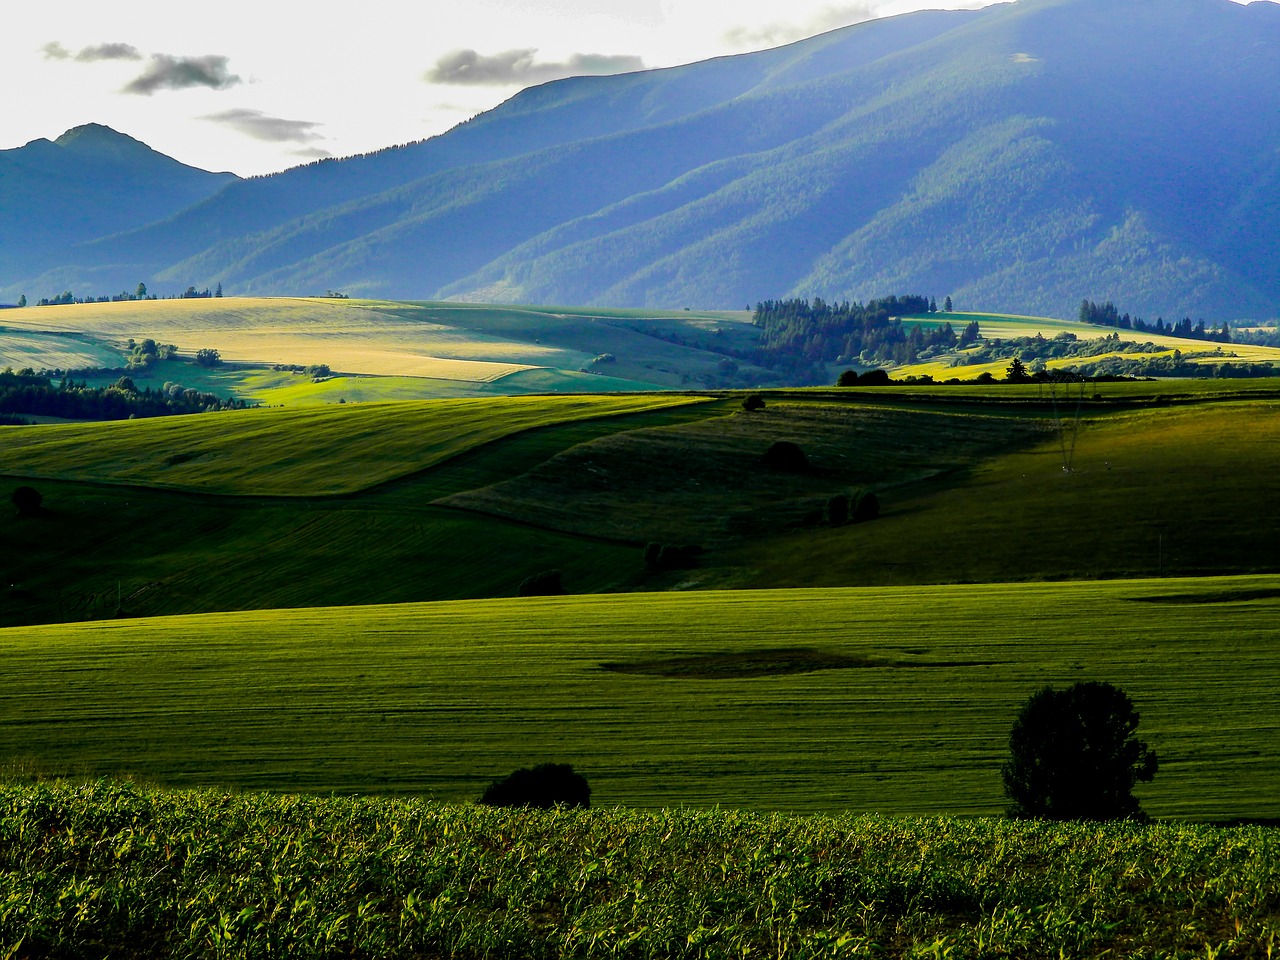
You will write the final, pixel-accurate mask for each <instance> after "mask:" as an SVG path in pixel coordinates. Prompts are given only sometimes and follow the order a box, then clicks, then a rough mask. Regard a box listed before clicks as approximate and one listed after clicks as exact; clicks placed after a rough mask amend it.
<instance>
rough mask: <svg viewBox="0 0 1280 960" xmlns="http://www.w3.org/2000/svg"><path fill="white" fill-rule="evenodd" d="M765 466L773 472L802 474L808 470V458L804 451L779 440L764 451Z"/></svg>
mask: <svg viewBox="0 0 1280 960" xmlns="http://www.w3.org/2000/svg"><path fill="white" fill-rule="evenodd" d="M761 459H762V460H764V463H765V466H767V467H773V469H775V470H786V471H788V472H790V473H804V472H805V471H806V470H808V469H809V458H808V457H806V456H805V455H804V451H803V450H801V449H800V447H799V446H798V445H796V444H794V443H792V442H791V441H790V440H779V441H778V442H777V443H775V444H773V445H771V446H770V447H769V449H768V450H766V451H765V453H764V456H763V457H762V458H761Z"/></svg>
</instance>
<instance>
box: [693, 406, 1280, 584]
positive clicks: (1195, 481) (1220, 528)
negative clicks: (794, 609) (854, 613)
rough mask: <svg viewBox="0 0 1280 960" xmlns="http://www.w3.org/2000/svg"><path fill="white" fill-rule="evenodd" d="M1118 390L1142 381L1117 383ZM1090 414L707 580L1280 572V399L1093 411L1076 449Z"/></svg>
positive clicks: (719, 564)
mask: <svg viewBox="0 0 1280 960" xmlns="http://www.w3.org/2000/svg"><path fill="white" fill-rule="evenodd" d="M1215 383H1216V382H1215ZM1272 383H1273V384H1274V381H1272ZM1112 386H1125V387H1129V386H1134V387H1137V386H1140V385H1138V384H1132V385H1130V384H1124V385H1119V384H1115V385H1113V384H1105V385H1103V387H1104V388H1108V389H1109V388H1110V387H1112ZM948 389H950V388H948ZM1074 412H1075V411H1074V409H1073V407H1072V406H1071V405H1064V408H1063V409H1062V411H1061V415H1062V426H1063V431H1062V434H1061V435H1060V436H1059V435H1058V434H1057V433H1056V432H1052V433H1050V434H1049V436H1047V437H1046V438H1045V439H1044V440H1043V441H1042V442H1040V443H1039V444H1038V445H1036V446H1033V447H1029V448H1023V449H1020V450H1011V451H1009V452H1008V453H1007V454H1006V455H1005V456H1001V457H993V458H989V459H987V460H985V461H983V462H982V463H980V464H979V463H974V464H973V465H972V466H971V467H970V468H969V469H968V470H966V471H964V473H963V474H961V475H959V476H949V477H944V478H940V480H938V481H927V482H924V483H921V484H919V485H918V486H916V487H914V488H912V487H905V488H900V489H898V490H896V491H894V492H893V493H892V495H889V494H886V495H882V496H881V501H882V513H881V516H880V519H878V520H877V521H876V522H874V523H869V524H857V525H854V526H850V527H842V528H837V529H814V530H804V531H797V532H793V533H790V534H784V535H780V536H777V537H773V538H770V539H768V540H767V541H760V542H756V543H749V544H743V545H741V546H738V547H734V548H732V549H728V550H726V551H724V552H723V553H721V554H718V555H717V556H716V557H715V558H714V568H715V569H707V570H704V571H701V572H700V576H699V582H700V584H701V585H704V586H729V585H732V586H770V587H775V586H820V585H836V584H841V585H847V584H888V583H929V582H964V581H983V580H1008V579H1037V578H1061V577H1068V578H1099V577H1126V576H1129V577H1131V576H1148V575H1149V576H1157V575H1159V574H1160V573H1164V574H1166V575H1167V574H1168V573H1169V572H1170V571H1177V572H1179V573H1181V574H1184V575H1191V574H1199V575H1213V574H1219V573H1245V572H1249V571H1262V570H1277V569H1280V540H1278V539H1277V537H1276V533H1275V528H1274V524H1271V523H1270V522H1268V521H1266V520H1264V519H1261V517H1262V516H1263V514H1260V513H1259V510H1260V505H1261V504H1267V503H1270V502H1271V501H1272V500H1274V498H1275V496H1276V479H1275V478H1276V477H1277V476H1280V403H1277V401H1276V400H1253V401H1249V402H1213V403H1204V404H1191V405H1187V406H1171V407H1154V408H1150V409H1136V410H1132V411H1125V410H1119V411H1116V412H1112V413H1109V414H1106V415H1104V416H1097V415H1091V414H1093V408H1088V407H1086V411H1085V417H1084V419H1082V420H1081V421H1080V425H1079V433H1078V435H1077V436H1075V437H1074V440H1073V433H1074V431H1073V427H1074V426H1075V423H1074ZM1064 457H1069V458H1070V462H1071V466H1072V471H1071V472H1070V473H1065V472H1064V471H1063V463H1064ZM712 566H713V564H712V563H709V564H708V567H709V568H710V567H712ZM747 571H749V572H747Z"/></svg>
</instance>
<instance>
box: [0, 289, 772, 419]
mask: <svg viewBox="0 0 1280 960" xmlns="http://www.w3.org/2000/svg"><path fill="white" fill-rule="evenodd" d="M3 321H4V323H3V325H2V326H0V367H2V366H13V367H14V368H15V369H21V368H22V367H26V366H30V367H33V368H35V369H37V370H39V369H43V368H48V369H65V368H79V367H85V366H107V367H116V366H122V365H123V352H124V344H125V341H127V340H128V339H129V338H133V339H135V340H142V339H144V338H147V337H150V338H153V339H156V340H160V341H163V342H166V343H175V344H177V346H178V348H179V350H180V351H181V353H182V354H183V355H184V356H186V357H191V356H193V355H194V354H195V351H196V350H198V349H202V348H213V349H216V350H218V351H219V352H220V353H221V355H222V358H223V359H224V360H226V361H231V362H233V365H232V367H231V368H229V369H226V370H224V371H191V370H187V369H184V370H183V371H182V372H181V373H180V374H178V373H174V372H171V371H170V369H169V366H168V365H166V364H160V365H158V366H157V367H156V368H154V370H153V371H152V372H151V374H150V379H147V378H146V377H145V376H144V377H142V378H141V379H139V381H138V382H139V385H140V386H145V385H147V384H148V383H150V382H151V381H154V383H155V385H156V386H159V385H160V382H161V381H162V380H175V379H176V380H182V382H184V383H186V382H187V381H188V379H190V378H191V377H192V376H193V375H194V376H199V377H206V378H212V379H213V382H212V384H211V386H210V389H213V390H214V391H215V392H219V393H225V392H228V391H234V392H235V394H236V395H237V396H248V397H250V398H252V399H255V400H258V401H260V402H263V403H281V402H299V401H300V400H303V399H304V396H301V395H299V391H285V392H284V393H281V392H280V391H278V390H277V389H276V386H277V385H276V384H274V383H273V382H272V380H271V377H270V373H269V372H264V370H263V369H262V368H263V367H269V366H271V365H274V364H296V365H301V366H308V365H313V364H325V365H327V366H329V367H330V368H331V369H332V370H333V371H334V372H336V373H341V374H361V375H366V376H369V375H373V376H381V377H396V378H414V379H415V380H417V381H418V382H416V383H415V382H414V381H412V380H406V379H399V381H398V383H397V385H396V386H395V387H386V388H384V387H382V386H381V385H378V386H375V387H371V388H369V389H372V390H375V391H377V390H379V389H382V390H384V391H385V392H386V393H389V394H392V395H390V396H382V397H379V398H380V399H399V398H403V397H405V396H406V394H410V395H411V396H412V398H414V399H418V398H426V397H436V396H449V395H458V393H459V392H461V391H467V392H468V395H473V396H476V395H486V394H490V393H494V392H509V393H528V392H532V390H533V389H535V388H536V389H541V390H560V391H566V390H577V391H584V392H599V391H603V390H618V389H627V388H631V389H635V388H640V389H652V388H653V387H656V386H661V387H679V386H690V385H691V386H694V387H706V386H723V385H739V386H741V385H745V384H754V383H768V382H776V378H777V375H776V374H774V373H771V372H770V371H768V370H765V369H764V368H761V367H756V366H753V365H751V364H749V363H745V362H744V363H741V364H739V366H740V367H741V370H739V371H736V374H735V375H727V374H726V373H725V372H724V371H723V370H721V368H720V364H721V361H723V360H725V359H726V357H725V355H724V352H723V351H725V350H726V349H730V350H732V349H743V348H746V347H749V346H750V344H752V343H754V340H755V336H756V331H755V328H754V327H752V326H751V325H750V323H748V322H747V315H746V314H742V313H706V312H696V313H695V312H692V311H690V312H685V311H680V312H678V313H661V312H657V313H655V312H647V313H644V312H641V311H594V310H585V309H583V308H558V307H499V306H489V305H484V304H453V303H408V302H391V301H379V300H348V299H333V298H324V297H313V298H251V297H226V298H214V299H192V300H151V301H126V302H120V303H91V304H71V305H66V306H52V307H28V308H25V309H20V310H6V311H5V312H4V317H3ZM609 358H611V359H609ZM583 370H586V371H587V372H588V373H589V374H590V375H591V376H584V375H583V374H582V373H581V372H580V371H583ZM518 374H525V376H523V377H517V378H516V379H515V380H514V381H513V382H510V383H503V382H502V381H504V380H506V379H507V378H508V377H511V376H513V375H518ZM530 375H532V376H533V379H532V381H530V379H529V377H530ZM264 379H265V380H266V382H263V381H264ZM220 383H221V386H222V388H221V389H219V384H220ZM530 384H532V385H530ZM330 390H332V388H326V390H325V391H322V392H321V393H322V396H320V397H313V398H308V399H313V400H315V399H320V400H328V401H330V402H332V401H333V400H336V399H337V397H334V396H330V395H329V391H330ZM303 393H305V391H304V392H303ZM358 396H359V394H358V393H355V394H353V395H351V396H348V397H347V399H348V400H349V401H350V400H354V399H357V398H358Z"/></svg>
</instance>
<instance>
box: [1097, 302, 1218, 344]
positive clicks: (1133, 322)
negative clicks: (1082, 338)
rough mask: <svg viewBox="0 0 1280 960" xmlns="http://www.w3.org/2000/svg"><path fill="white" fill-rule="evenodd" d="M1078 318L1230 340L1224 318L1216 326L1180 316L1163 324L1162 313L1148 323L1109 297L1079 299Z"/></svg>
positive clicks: (1147, 330)
mask: <svg viewBox="0 0 1280 960" xmlns="http://www.w3.org/2000/svg"><path fill="white" fill-rule="evenodd" d="M1080 322H1081V323H1092V324H1096V325H1098V326H1102V327H1119V328H1120V329H1121V330H1138V331H1140V332H1143V333H1162V334H1168V335H1169V336H1172V337H1187V338H1189V339H1191V340H1209V341H1212V342H1215V343H1230V342H1231V329H1230V328H1229V327H1228V326H1227V324H1226V323H1225V322H1224V323H1223V324H1222V327H1221V328H1220V329H1218V330H1215V329H1213V328H1212V327H1206V326H1205V323H1204V321H1203V320H1200V321H1199V322H1197V323H1195V324H1194V325H1193V324H1192V323H1191V318H1190V317H1183V318H1182V319H1181V320H1175V321H1173V322H1171V323H1168V324H1166V323H1165V322H1164V318H1163V317H1156V322H1155V323H1148V322H1147V321H1146V320H1143V319H1142V318H1141V317H1136V316H1130V315H1129V314H1128V313H1123V314H1122V313H1120V311H1119V310H1118V309H1116V305H1115V304H1114V303H1112V302H1111V301H1110V300H1108V301H1107V302H1106V303H1094V302H1093V301H1092V300H1084V301H1082V302H1081V303H1080Z"/></svg>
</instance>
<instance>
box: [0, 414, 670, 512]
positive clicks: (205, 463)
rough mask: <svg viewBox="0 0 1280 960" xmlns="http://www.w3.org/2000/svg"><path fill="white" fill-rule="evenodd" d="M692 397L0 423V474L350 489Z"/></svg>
mask: <svg viewBox="0 0 1280 960" xmlns="http://www.w3.org/2000/svg"><path fill="white" fill-rule="evenodd" d="M690 402H691V400H690V398H688V397H681V396H671V395H656V394H655V395H641V396H623V397H612V396H588V395H583V396H566V397H495V398H491V399H484V400H478V399H466V400H434V401H421V402H416V403H400V404H389V405H376V404H360V405H351V406H350V407H345V406H344V407H343V408H342V409H340V410H339V409H332V408H331V409H317V408H309V409H306V408H304V409H300V410H295V409H268V410H237V411H231V412H228V413H226V414H225V415H223V416H219V417H217V418H211V417H209V416H206V415H204V414H198V415H194V416H186V417H165V418H155V419H149V420H130V421H117V422H113V423H90V424H66V425H55V426H40V427H0V431H2V432H0V437H3V441H4V442H3V445H2V446H0V473H3V474H8V475H10V476H15V477H27V478H40V477H46V478H50V479H61V480H87V481H94V482H106V483H131V484H137V485H140V486H148V487H166V488H174V489H182V490H193V491H206V492H215V493H222V494H256V495H263V496H317V495H324V494H338V493H351V492H354V491H356V490H362V489H366V488H368V487H371V486H374V485H376V484H379V483H385V482H386V481H388V480H392V479H395V478H396V477H402V476H405V475H406V474H409V473H413V472H416V471H418V470H423V469H425V468H427V467H430V466H432V465H433V464H437V463H441V462H443V461H445V460H447V459H449V458H450V457H454V456H457V455H458V454H460V453H464V452H465V451H467V450H469V449H471V448H473V447H476V446H479V445H481V444H483V443H487V442H489V441H492V440H496V439H498V438H500V437H503V436H506V435H508V434H511V433H516V432H519V431H522V430H529V429H533V428H536V427H541V426H548V425H551V424H557V423H564V422H567V421H572V420H578V419H584V418H591V417H606V416H612V415H616V414H622V413H631V412H635V411H639V410H653V409H658V408H661V407H664V406H671V405H679V404H686V403H690Z"/></svg>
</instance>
